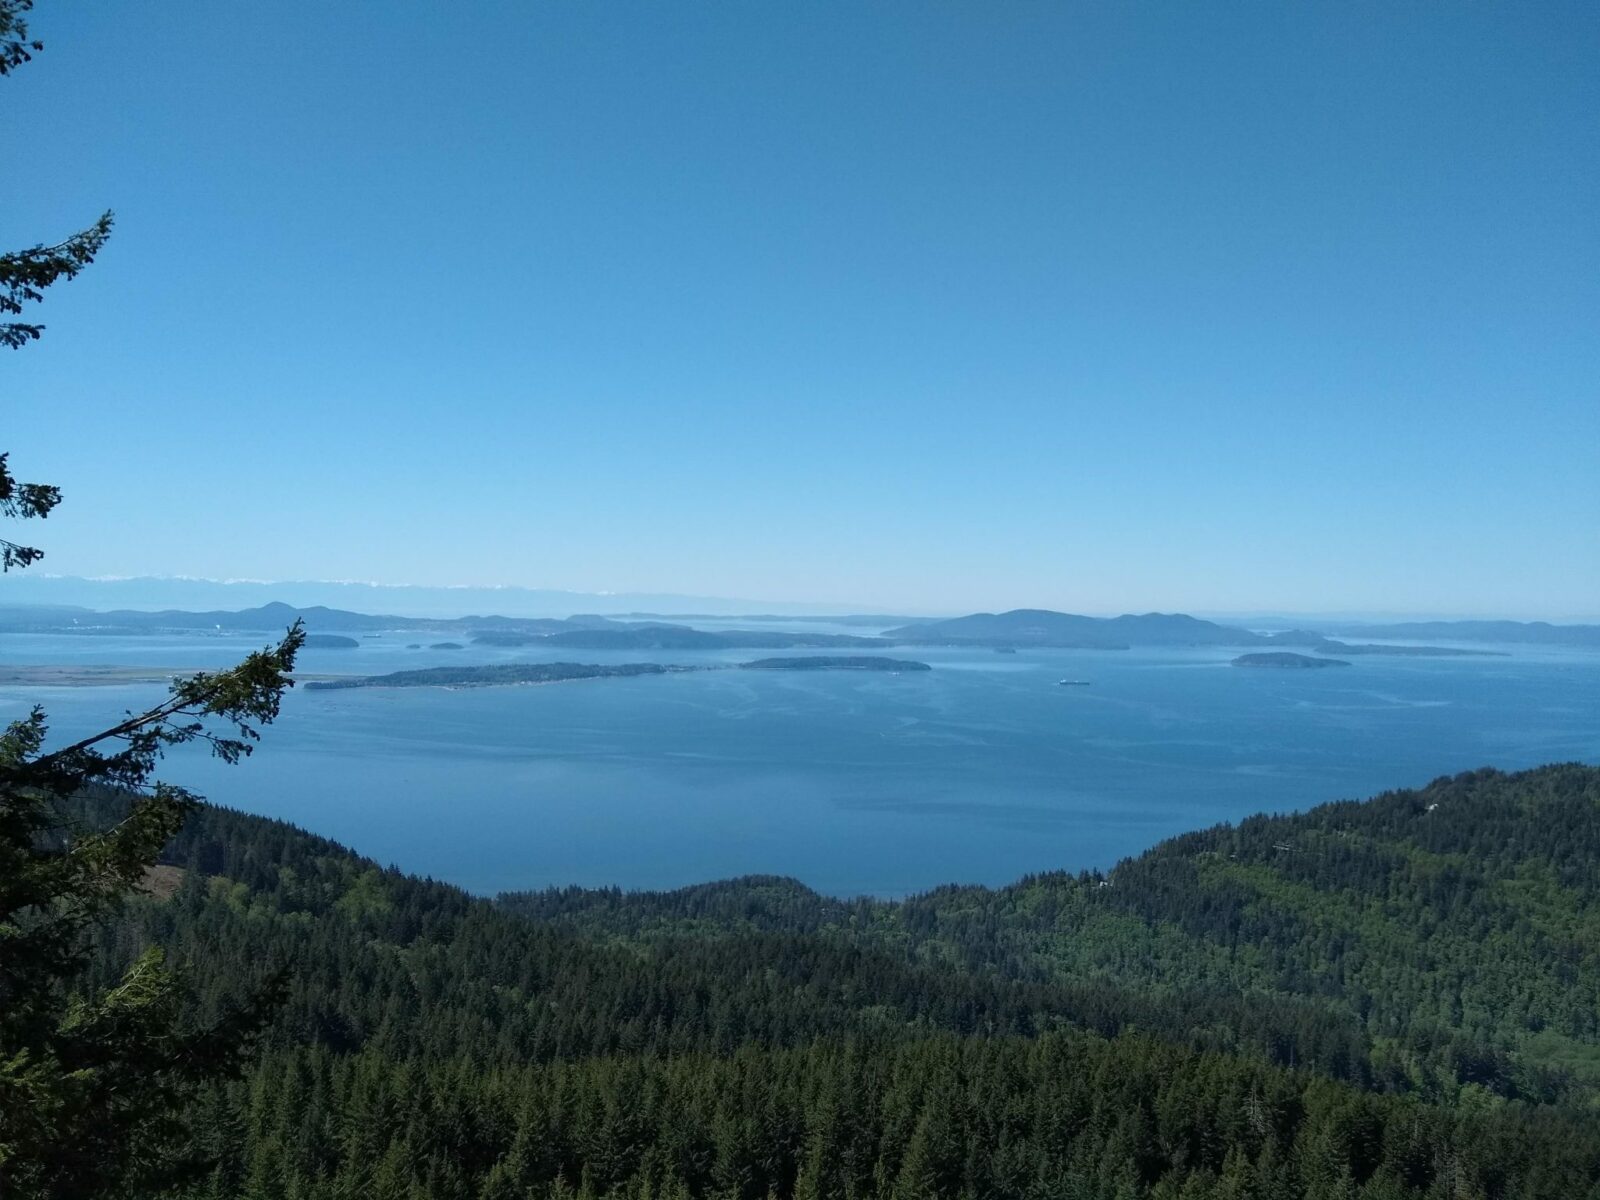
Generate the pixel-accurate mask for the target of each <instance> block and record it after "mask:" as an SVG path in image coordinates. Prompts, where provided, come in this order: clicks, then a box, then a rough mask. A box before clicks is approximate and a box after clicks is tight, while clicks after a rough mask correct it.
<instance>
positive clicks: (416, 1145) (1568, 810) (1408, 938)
mask: <svg viewBox="0 0 1600 1200" xmlns="http://www.w3.org/2000/svg"><path fill="white" fill-rule="evenodd" d="M1597 779H1600V772H1596V771H1593V770H1587V769H1584V768H1576V767H1557V768H1549V769H1546V770H1544V771H1540V772H1532V773H1528V774H1525V775H1521V776H1504V775H1499V774H1495V773H1487V772H1486V773H1480V774H1476V775H1471V776H1463V777H1460V778H1458V779H1455V780H1448V781H1441V782H1439V783H1437V784H1435V785H1433V786H1432V787H1431V788H1429V789H1426V790H1424V791H1422V792H1416V793H1394V794H1391V795H1387V796H1383V797H1380V798H1378V799H1377V800H1374V801H1371V802H1368V803H1365V804H1341V805H1330V806H1327V807H1325V808H1322V809H1318V810H1316V811H1314V812H1312V813H1308V814H1306V815H1304V816H1300V817H1292V818H1270V819H1269V818H1258V819H1254V820H1251V821H1248V822H1245V823H1244V824H1243V825H1242V826H1240V827H1238V828H1237V829H1230V828H1221V829H1217V830H1210V831H1206V832H1204V833H1198V834H1193V835H1190V836H1188V837H1185V838H1180V839H1177V840H1175V841H1174V842H1171V843H1167V844H1165V845H1163V846H1161V847H1158V848H1157V849H1156V850H1154V851H1152V852H1150V853H1149V854H1147V855H1145V856H1143V857H1141V858H1139V859H1136V860H1132V861H1130V862H1127V863H1124V864H1122V865H1121V866H1119V867H1118V868H1117V869H1116V870H1115V871H1114V872H1112V873H1111V874H1110V875H1109V876H1108V877H1106V878H1100V877H1096V876H1064V875H1063V876H1047V877H1040V878H1035V879H1030V880H1026V881H1023V882H1022V883H1019V884H1018V885H1016V886H1015V887H1012V888H1006V889H1000V890H998V891H989V890H984V889H965V888H963V889H948V890H944V891H940V892H936V893H934V894H931V895H929V896H925V897H920V898H918V899H916V900H913V901H909V902H907V903H904V904H899V905H888V904H881V903H873V902H853V903H845V902H839V901H833V900H827V899H824V898H822V897H819V896H816V895H815V894H814V893H810V892H808V891H806V890H805V889H802V888H800V887H799V886H798V885H795V884H793V883H790V882H787V881H781V880H755V881H734V882H731V883H726V884H718V885H711V886H709V887H705V888H698V889H689V890H687V891H684V892H677V893H669V894H663V895H632V896H629V895H623V894H620V893H615V892H576V891H565V892H554V893H546V894H540V895H536V896H522V897H515V898H506V899H505V900H504V901H502V902H501V903H499V904H495V903H491V902H489V901H485V900H481V899H477V898H473V897H470V896H468V895H466V894H465V893H462V892H460V891H458V890H456V889H453V888H450V887H447V886H444V885H442V884H437V883H433V882H429V881H423V880H418V879H415V878H412V877H408V876H405V875H402V874H400V873H398V872H395V871H392V870H384V869H381V868H379V867H378V866H377V865H376V864H374V863H371V862H369V861H367V860H364V859H362V858H360V857H358V856H356V855H354V854H352V853H350V852H348V851H346V850H344V849H343V848H341V847H339V846H337V845H335V844H333V843H331V842H328V841H325V840H323V839H319V838H315V837H312V836H310V835H307V834H304V833H301V832H299V831H297V830H294V829H292V828H290V827H288V826H285V825H282V824H279V823H276V822H271V821H265V820H261V819H258V818H252V817H245V816H241V815H239V814H234V813H230V812H226V811H224V810H220V809H215V808H207V809H203V810H202V811H201V812H200V813H199V814H197V815H196V816H195V817H194V818H192V819H191V821H190V823H189V825H188V826H187V827H186V829H185V830H184V832H183V833H182V834H181V835H180V836H179V838H178V839H177V840H176V842H175V843H174V844H173V845H172V846H171V847H170V848H169V850H168V852H167V854H166V855H165V861H166V864H167V865H166V866H165V867H163V868H161V869H159V870H158V872H157V877H156V878H155V879H153V880H152V894H151V895H148V896H145V897H142V898H140V899H137V900H135V901H134V902H132V903H131V904H130V905H129V906H128V908H127V910H126V912H125V914H124V916H123V917H122V918H121V920H120V921H119V922H118V923H117V924H116V925H115V926H113V927H112V928H111V929H110V930H108V931H107V933H106V935H105V936H104V938H103V940H102V943H101V945H100V947H99V951H98V953H97V956H96V959H95V961H94V964H93V967H92V968H91V974H92V976H93V978H92V980H91V982H93V983H96V984H102V985H103V984H106V983H108V982H111V981H113V980H114V979H115V977H116V973H117V971H118V970H119V969H120V968H121V967H122V966H123V965H124V964H125V963H126V962H127V961H129V960H130V959H131V958H132V956H133V955H134V954H136V953H137V952H138V950H139V949H140V948H142V947H143V946H144V945H146V944H149V943H152V942H153V943H155V944H158V945H162V946H164V947H166V948H167V949H168V952H169V954H170V955H171V957H172V959H173V961H174V962H175V963H177V964H178V965H179V966H180V967H182V969H183V970H184V973H185V976H186V978H187V980H188V982H189V984H190V986H191V989H192V992H193V995H194V997H195V999H194V1011H193V1013H192V1014H191V1015H192V1016H193V1017H196V1018H201V1017H205V1016H208V1015H210V1014H212V1013H216V1012H220V1011H223V1010H224V1009H225V1008H226V1006H227V1003H228V1001H229V1000H230V999H233V998H235V997H237V996H239V995H242V994H244V993H245V992H247V991H248V990H249V989H250V988H251V987H253V986H254V985H255V984H256V983H257V982H258V981H260V980H262V979H263V978H265V977H267V976H268V975H269V974H270V973H271V972H273V971H274V970H276V969H278V968H279V967H286V968H287V969H288V972H289V984H288V997H287V1000H286V1002H285V1003H284V1005H283V1007H282V1008H281V1009H280V1011H279V1014H278V1017H277V1019H276V1021H275V1023H274V1024H273V1026H272V1027H271V1029H270V1030H269V1032H268V1034H267V1037H266V1040H265V1044H264V1053H263V1056H262V1057H261V1058H260V1060H259V1062H258V1064H257V1065H256V1066H255V1067H254V1068H253V1069H252V1072H251V1074H250V1075H249V1077H247V1078H246V1079H244V1080H242V1081H240V1082H237V1083H232V1084H227V1085H221V1086H219V1087H217V1088H216V1089H214V1090H213V1091H212V1092H210V1093H209V1094H208V1095H207V1097H206V1099H205V1101H204V1103H203V1105H202V1106H201V1109H200V1111H199V1112H197V1113H196V1114H195V1115H194V1121H195V1136H196V1138H197V1145H198V1146H199V1147H200V1148H201V1149H203V1150H205V1151H207V1152H209V1153H211V1154H213V1155H215V1156H216V1157H217V1160H218V1162H219V1164H220V1165H219V1166H218V1167H217V1168H216V1170H215V1171H214V1172H213V1173H212V1174H211V1176H210V1177H209V1178H207V1179H206V1180H204V1181H202V1182H201V1183H200V1184H199V1185H197V1192H196V1194H198V1195H206V1196H218V1197H221V1196H245V1197H249V1198H250V1200H265V1198H268V1197H274V1198H275V1197H291V1196H294V1197H312V1196H329V1197H332V1196H396V1197H399V1196H407V1197H409V1196H438V1197H480V1196H482V1197H498V1196H530V1195H531V1196H547V1195H566V1194H573V1193H577V1194H587V1195H593V1196H601V1195H606V1194H615V1195H619V1196H621V1195H626V1196H630V1197H642V1196H654V1195H667V1196H680V1195H691V1196H716V1197H747V1198H749V1200H761V1198H762V1197H765V1196H767V1195H769V1194H770V1195H775V1196H790V1195H797V1196H806V1197H819V1196H829V1197H846V1196H852V1197H853V1196H895V1197H908V1198H909V1197H932V1196H952V1197H955V1196H972V1197H990V1196H997V1197H1004V1196H1015V1197H1019V1198H1021V1197H1030V1198H1031V1197H1051V1196H1105V1197H1119V1198H1120V1197H1127V1196H1143V1195H1155V1196H1180V1195H1181V1196H1184V1197H1207V1196H1234V1197H1240V1196H1259V1197H1263V1198H1265V1197H1274V1198H1276V1197H1284V1196H1299V1195H1307V1196H1352V1195H1363V1196H1384V1197H1390V1196H1396V1197H1398V1196H1441V1197H1442V1196H1483V1197H1488V1196H1524V1197H1538V1196H1552V1197H1554V1196H1585V1195H1600V1190H1597V1181H1600V1132H1597V1130H1596V1121H1595V1118H1594V1112H1595V1108H1594V1105H1593V1101H1592V1096H1593V1092H1592V1091H1591V1089H1590V1087H1589V1086H1588V1084H1587V1083H1586V1081H1585V1080H1584V1078H1582V1076H1581V1075H1579V1076H1574V1075H1573V1074H1572V1073H1571V1071H1570V1070H1569V1069H1568V1068H1570V1067H1572V1066H1574V1065H1577V1066H1582V1065H1583V1063H1584V1060H1585V1056H1586V1055H1587V1054H1589V1053H1590V1052H1591V1047H1592V1046H1593V1045H1594V1042H1595V1040H1596V1038H1595V1034H1594V1030H1593V1028H1592V1027H1591V1026H1590V1025H1588V1024H1586V1017H1587V1019H1588V1020H1589V1021H1592V1020H1593V1010H1594V1005H1593V1002H1592V997H1593V994H1594V981H1595V977H1596V972H1595V966H1594V961H1593V957H1592V956H1593V955H1594V953H1595V949H1596V945H1597V940H1596V938H1595V936H1594V934H1595V925H1594V920H1593V902H1594V893H1595V888H1596V883H1595V881H1594V880H1593V879H1592V878H1590V877H1589V874H1588V872H1587V871H1586V870H1585V864H1586V856H1587V862H1588V863H1592V862H1593V861H1594V857H1593V853H1594V848H1595V846H1596V843H1597V839H1600V820H1597V816H1600V790H1597ZM86 812H87V814H88V815H90V816H91V817H93V818H94V819H97V820H105V819H107V818H108V817H112V816H114V815H115V803H114V802H112V801H99V802H96V803H93V804H90V805H88V806H87V809H86ZM1513 1000H1514V1001H1515V1003H1512V1001H1513Z"/></svg>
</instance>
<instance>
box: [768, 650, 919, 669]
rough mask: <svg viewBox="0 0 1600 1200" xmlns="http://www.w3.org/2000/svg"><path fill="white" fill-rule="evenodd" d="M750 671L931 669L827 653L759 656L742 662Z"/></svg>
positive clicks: (897, 661) (901, 661) (903, 660)
mask: <svg viewBox="0 0 1600 1200" xmlns="http://www.w3.org/2000/svg"><path fill="white" fill-rule="evenodd" d="M739 665H740V666H741V667H743V668H745V669H746V670H748V671H931V670H933V668H932V667H931V666H929V665H928V664H927V663H925V662H913V661H911V660H910V659H906V658H881V657H877V656H874V655H847V656H843V657H840V656H837V655H826V654H817V655H812V656H810V657H807V658H758V659H756V660H755V661H754V662H747V663H740V664H739Z"/></svg>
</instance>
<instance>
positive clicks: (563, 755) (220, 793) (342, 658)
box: [0, 633, 1600, 895]
mask: <svg viewBox="0 0 1600 1200" xmlns="http://www.w3.org/2000/svg"><path fill="white" fill-rule="evenodd" d="M259 640H260V639H252V638H246V637H238V636H227V637H216V638H205V637H187V638H179V637H137V638H135V637H108V636H106V637H102V636H90V635H77V636H73V635H63V636H45V635H39V636H33V635H6V636H0V661H3V662H5V663H9V664H22V663H38V664H44V663H50V664H65V663H74V664H84V663H111V664H123V665H132V664H138V665H161V666H169V665H170V666H182V667H202V666H221V665H225V664H228V663H231V662H234V661H236V660H237V659H238V657H239V656H240V654H241V653H242V652H243V651H244V650H246V649H248V648H250V647H251V646H253V645H254V644H255V643H256V642H258V641H259ZM439 640H442V638H441V637H430V636H427V635H423V636H421V637H419V636H418V635H417V634H415V633H405V634H398V635H385V636H384V637H382V638H378V639H365V640H363V643H362V645H361V647H360V648H359V649H357V650H319V651H306V652H305V655H304V658H303V660H302V666H303V668H304V669H305V670H307V671H309V672H319V671H325V672H335V673H336V672H362V673H376V672H381V671H388V670H397V669H401V668H405V667H417V666H433V665H441V664H451V663H454V664H476V663H484V662H509V661H538V660H549V659H553V658H558V657H559V658H565V659H575V660H578V661H585V662H599V661H608V662H624V661H636V660H639V659H650V660H654V661H662V662H681V663H715V662H737V661H741V660H743V659H747V658H752V657H760V656H761V653H760V652H750V651H737V652H718V653H710V654H708V653H694V652H687V651H675V652H654V653H646V654H640V653H639V652H631V653H610V654H608V653H601V652H596V651H567V652H566V653H564V654H561V655H554V654H550V653H548V652H535V651H531V650H526V649H508V650H493V649H489V648H485V647H478V646H471V647H469V648H468V649H466V650H462V651H442V650H430V649H422V650H409V649H407V648H406V646H407V644H408V643H411V642H416V641H420V642H422V643H423V644H424V646H426V645H428V644H429V643H431V642H434V641H439ZM1510 649H1512V651H1513V652H1512V655H1511V656H1510V657H1506V658H1459V659H1448V658H1447V659H1378V658H1370V659H1367V658H1363V659H1357V660H1356V663H1355V665H1353V666H1351V667H1349V668H1334V669H1329V670H1323V671H1275V670H1240V669H1236V668H1233V667H1230V666H1229V665H1228V660H1229V659H1230V658H1231V657H1232V656H1233V654H1234V653H1236V651H1208V650H1177V651H1155V650H1138V651H1123V652H1104V653H1095V652H1084V651H1023V652H1021V653H1019V654H1017V655H1015V656H1010V655H997V654H994V653H992V652H990V651H986V650H952V649H916V650H900V651H894V652H893V653H896V654H898V655H900V656H903V657H914V658H920V659H922V660H924V661H927V662H931V663H933V664H934V666H935V668H936V669H935V670H933V671H931V672H925V673H917V674H907V675H869V674H856V673H815V674H784V673H768V672H746V671H714V672H704V673H695V674H686V675H674V676H666V677H647V678H636V679H615V680H589V681H581V682H575V683H564V684H556V685H549V686H542V687H512V688H485V689H463V690H445V689H416V690H366V691H336V692H304V691H297V692H295V693H294V694H292V695H291V696H290V697H289V699H288V700H287V702H286V704H285V707H284V712H283V716H282V718H281V720H280V721H279V723H278V724H277V725H276V726H274V727H273V728H272V729H271V730H269V731H268V733H267V736H266V739H265V742H264V743H263V746H262V749H261V750H260V752H259V753H258V754H257V755H256V756H255V758H253V759H252V760H250V761H249V762H247V763H245V764H244V765H242V766H239V767H235V768H226V767H223V766H221V765H220V764H216V763H213V762H211V761H209V760H204V759H202V758H200V757H198V756H197V755H191V754H187V753H185V754H183V755H180V756H178V757H177V758H175V759H174V760H173V761H172V762H171V763H170V764H169V769H168V770H167V771H166V775H167V776H168V777H170V778H172V779H173V780H174V781H177V782H182V783H185V784H189V785H191V786H194V787H196V788H197V789H199V790H200V791H202V792H204V793H205V794H207V795H208V796H209V797H211V798H212V799H213V800H216V801H217V802H219V803H223V804H228V805H232V806H235V807H238V808H243V809H247V810H249V811H252V812H258V813H264V814H267V815H271V816H276V817H282V818H285V819H287V820H290V821H293V822H295V823H296V824H299V825H302V826H305V827H306V828H308V829H311V830H314V831H316V832H318V833H322V834H326V835H328V836H330V837H334V838H336V839H338V840H340V841H342V842H345V843H346V844H348V845H350V846H352V847H354V848H356V849H358V850H360V851H361V852H363V853H366V854H369V855H371V856H373V857H375V858H377V859H379V860H380V861H383V862H392V863H395V864H397V865H399V866H401V867H403V868H405V869H406V870H409V871H413V872H417V873H420V874H426V875H432V876H434V877H435V878H440V879H446V880H450V881H452V882H455V883H458V884H461V885H463V886H466V887H468V888H471V889H473V890H476V891H480V892H493V891H496V890H499V889H506V888H526V887H540V886H544V885H547V884H564V883H581V884H588V885H598V884H613V883H614V884H620V885H622V886H624V887H668V886H676V885H681V884H686V883H691V882H696V881H703V880H707V879H714V878H721V877H726V876H730V875H738V874H746V873H751V872H771V873H778V874H785V875H794V876H797V877H798V878H800V879H801V880H803V881H805V882H806V883H809V884H811V885H812V886H814V887H817V888H819V889H821V890H823V891H827V892H831V893H836V894H855V893H872V894H876V895H896V894H902V893H905V892H908V891H915V890H920V889H924V888H927V887H930V886H933V885H936V884H939V883H945V882H952V881H959V882H983V883H991V884H998V883H1004V882H1007V881H1010V880H1012V879H1015V878H1016V877H1018V876H1020V875H1023V874H1025V873H1028V872H1031V871H1042V870H1050V869H1055V868H1070V869H1077V868H1081V867H1106V866H1110V865H1112V864H1113V863H1114V862H1115V861H1116V860H1117V859H1119V858H1121V857H1123V856H1125V855H1129V854H1134V853H1137V852H1139V851H1141V850H1143V849H1145V848H1146V847H1148V846H1150V845H1151V844H1152V843H1154V842H1156V841H1158V840H1159V839H1161V838H1163V837H1166V836H1169V835H1171V834H1175V833H1179V832H1182V831H1184V830H1188V829H1193V828H1196V827H1200V826H1205V825H1209V824H1212V823H1214V822H1217V821H1223V820H1235V819H1237V818H1240V817H1243V816H1246V815H1248V814H1250V813H1253V812H1259V811H1285V810H1291V809H1298V808H1304V807H1307V806H1310V805H1313V804H1317V803H1320V802H1322V801H1326V800H1333V799H1339V798H1348V797H1360V796H1366V795H1370V794H1372V793H1374V792H1377V791H1382V790H1384V789H1386V788H1391V787H1401V786H1412V785H1418V784H1422V783H1426V782H1427V781H1428V780H1429V779H1432V778H1434V777H1435V776H1438V775H1441V774H1446V773H1451V772H1455V771H1460V770H1465V769H1469V768H1473V767H1479V766H1484V765H1493V766H1499V767H1504V768H1522V767H1528V766H1533V765H1536V764H1538V763H1542V762H1550V761H1558V760H1583V761H1589V762H1600V654H1597V653H1593V652H1578V651H1574V652H1571V653H1562V652H1557V651H1549V650H1527V649H1522V648H1510ZM1063 677H1069V678H1074V679H1088V680H1091V681H1092V686H1090V687H1072V688H1064V687H1058V686H1056V681H1057V680H1058V679H1061V678H1063ZM160 694H161V689H160V688H159V687H156V686H154V685H136V686H114V687H86V688H67V687H60V688H19V687H8V688H0V719H12V718H14V717H15V716H18V715H21V713H23V712H24V711H25V710H26V707H27V705H28V704H30V703H32V702H33V701H35V700H38V701H40V702H42V703H43V704H45V706H46V707H47V708H48V709H49V710H50V712H51V714H52V718H53V722H54V727H55V729H56V731H57V733H58V735H60V736H69V735H73V734H77V733H80V732H87V731H89V730H90V729H92V728H98V727H100V726H101V725H103V724H105V723H106V722H107V721H109V720H110V719H111V718H114V717H115V716H116V715H117V714H118V713H120V712H121V711H122V710H124V709H130V708H139V707H142V706H145V705H147V704H149V703H151V702H152V701H153V700H155V699H156V698H157V697H158V696H159V695H160Z"/></svg>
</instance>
